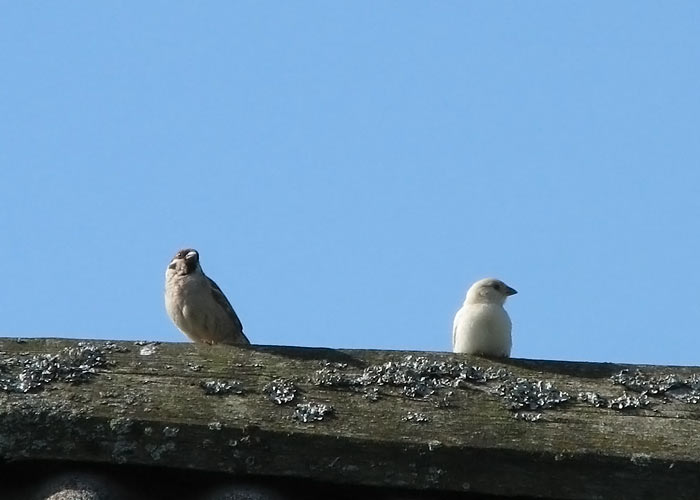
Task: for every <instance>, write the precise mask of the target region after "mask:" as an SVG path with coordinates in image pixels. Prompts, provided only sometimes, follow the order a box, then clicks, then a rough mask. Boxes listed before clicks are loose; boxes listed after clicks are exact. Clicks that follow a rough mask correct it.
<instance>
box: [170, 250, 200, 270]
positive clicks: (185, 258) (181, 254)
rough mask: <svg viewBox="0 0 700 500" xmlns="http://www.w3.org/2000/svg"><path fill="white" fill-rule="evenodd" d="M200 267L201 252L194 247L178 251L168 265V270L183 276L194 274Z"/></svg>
mask: <svg viewBox="0 0 700 500" xmlns="http://www.w3.org/2000/svg"><path fill="white" fill-rule="evenodd" d="M198 269H200V268H199V253H198V252H197V250H195V249H193V248H184V249H182V250H180V251H178V252H177V253H176V254H175V257H173V260H171V261H170V264H169V265H168V272H169V273H173V274H178V275H181V276H184V275H187V274H192V273H194V272H196V271H197V270H198Z"/></svg>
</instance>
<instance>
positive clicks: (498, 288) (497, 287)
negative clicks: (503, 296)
mask: <svg viewBox="0 0 700 500" xmlns="http://www.w3.org/2000/svg"><path fill="white" fill-rule="evenodd" d="M493 287H494V288H495V289H496V290H498V291H499V292H500V291H501V284H500V283H494V284H493Z"/></svg>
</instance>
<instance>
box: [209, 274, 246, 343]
mask: <svg viewBox="0 0 700 500" xmlns="http://www.w3.org/2000/svg"><path fill="white" fill-rule="evenodd" d="M207 280H209V285H210V288H211V294H212V296H213V297H214V301H216V303H217V304H219V305H220V306H221V308H222V309H223V310H224V311H226V315H227V316H228V317H229V319H230V320H231V321H233V324H234V325H236V328H237V329H238V331H239V333H240V335H241V337H243V339H244V340H245V341H246V342H247V343H248V344H250V341H249V340H248V337H246V336H245V334H244V333H243V325H242V324H241V320H240V319H238V315H237V314H236V311H234V310H233V306H232V305H231V303H230V302H229V301H228V299H227V298H226V295H224V292H222V291H221V288H219V285H217V284H216V283H214V280H213V279H211V278H210V277H209V276H207Z"/></svg>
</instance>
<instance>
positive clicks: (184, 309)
mask: <svg viewBox="0 0 700 500" xmlns="http://www.w3.org/2000/svg"><path fill="white" fill-rule="evenodd" d="M165 309H166V311H167V312H168V316H170V319H171V320H172V321H173V323H175V326H177V327H178V328H179V329H180V331H182V333H184V334H185V335H187V337H189V338H190V339H192V340H193V341H195V342H203V343H207V344H250V341H249V340H248V338H247V337H246V336H245V335H244V334H243V325H242V324H241V320H240V319H238V315H237V314H236V311H234V310H233V307H231V303H230V302H229V301H228V299H226V296H225V295H224V292H222V291H221V289H220V288H219V287H218V286H217V284H216V283H214V281H213V280H212V279H210V278H209V277H207V275H206V274H204V272H203V271H202V267H201V266H200V265H199V253H198V252H197V250H194V249H192V248H186V249H184V250H180V251H179V252H177V253H176V254H175V257H173V260H171V261H170V264H169V265H168V268H167V269H166V270H165Z"/></svg>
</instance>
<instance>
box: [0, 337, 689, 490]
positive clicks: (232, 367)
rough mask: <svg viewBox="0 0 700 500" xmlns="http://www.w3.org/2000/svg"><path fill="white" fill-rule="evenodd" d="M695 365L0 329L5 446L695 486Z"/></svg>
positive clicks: (403, 483)
mask: <svg viewBox="0 0 700 500" xmlns="http://www.w3.org/2000/svg"><path fill="white" fill-rule="evenodd" d="M699 376H700V369H699V368H688V367H655V366H623V365H614V364H606V363H567V362H552V361H532V360H517V359H507V360H493V359H484V358H478V357H472V356H467V355H454V354H446V353H415V352H414V353H411V352H398V351H362V350H357V351H349V350H348V351H345V350H333V349H311V348H294V347H269V346H242V347H235V346H207V345H194V344H186V343H178V344H171V343H155V342H104V341H77V340H66V339H27V340H22V341H17V339H0V424H1V425H0V458H2V459H3V460H5V461H11V460H13V461H16V460H41V459H51V460H79V461H82V462H99V463H114V464H133V465H156V466H160V467H168V468H173V469H178V468H180V469H198V470H202V471H223V472H228V473H231V474H236V475H266V476H286V477H294V478H308V479H315V480H320V481H329V482H337V483H352V484H356V485H370V486H376V485H381V486H392V487H402V488H412V489H420V490H435V491H470V492H478V493H488V494H497V495H504V496H505V495H519V496H532V497H542V498H559V499H569V498H570V499H588V498H590V499H593V498H596V499H608V498H609V499H622V500H624V499H637V498H654V497H668V498H679V499H686V498H687V499H690V498H695V494H696V492H697V491H698V490H699V489H700V479H698V475H697V473H696V471H697V468H698V466H700V438H699V437H698V436H700V432H698V431H699V430H700V427H698V422H700V405H699V404H698V401H699V400H700V384H698V380H699Z"/></svg>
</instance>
